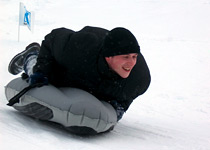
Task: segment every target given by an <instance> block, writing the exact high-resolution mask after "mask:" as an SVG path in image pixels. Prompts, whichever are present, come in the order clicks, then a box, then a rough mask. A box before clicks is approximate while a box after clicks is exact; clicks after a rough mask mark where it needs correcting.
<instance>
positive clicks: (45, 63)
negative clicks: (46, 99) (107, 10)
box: [34, 26, 150, 110]
mask: <svg viewBox="0 0 210 150" xmlns="http://www.w3.org/2000/svg"><path fill="white" fill-rule="evenodd" d="M107 32H108V30H106V29H102V28H98V27H89V26H86V27H84V28H83V29H82V30H80V31H78V32H75V31H72V30H70V29H66V28H59V29H54V30H53V31H52V32H51V33H49V34H48V35H46V37H45V40H43V42H42V45H41V49H40V53H39V56H38V59H37V64H36V65H35V67H34V72H42V73H44V74H45V75H46V76H47V77H48V78H49V82H50V83H51V84H53V85H54V86H56V87H68V86H69V87H76V88H80V89H83V90H85V91H87V92H89V93H91V94H93V95H94V96H96V97H97V98H98V99H99V100H104V101H112V100H116V101H117V102H118V103H119V104H121V105H122V106H123V107H124V109H125V110H127V109H128V107H129V106H130V104H131V103H132V101H133V100H134V99H135V98H136V97H138V96H139V95H141V94H143V93H144V92H145V91H146V90H147V88H148V87H149V84H150V72H149V69H148V67H147V64H146V62H145V59H144V57H143V56H142V54H139V55H138V58H137V63H136V66H135V67H134V68H133V70H132V72H131V73H130V75H129V77H128V78H126V79H123V78H121V77H120V76H119V75H118V74H116V73H114V72H113V71H112V70H110V69H109V66H108V64H107V63H106V61H105V58H104V57H103V56H102V55H101V46H102V43H103V39H104V37H105V36H106V34H107Z"/></svg>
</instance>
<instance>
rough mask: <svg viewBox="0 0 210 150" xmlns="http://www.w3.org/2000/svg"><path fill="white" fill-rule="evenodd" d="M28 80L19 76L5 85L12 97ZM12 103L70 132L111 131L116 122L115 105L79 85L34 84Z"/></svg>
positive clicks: (21, 109)
mask: <svg viewBox="0 0 210 150" xmlns="http://www.w3.org/2000/svg"><path fill="white" fill-rule="evenodd" d="M27 86H28V83H27V82H26V81H25V80H22V79H21V78H16V79H14V80H12V81H11V82H9V83H8V84H7V85H6V87H5V94H6V98H7V100H10V99H11V98H12V97H14V96H15V95H16V94H17V93H19V92H20V91H21V90H22V89H24V88H25V87H27ZM13 107H14V108H15V109H16V110H18V111H20V112H22V113H24V114H26V115H29V116H32V117H34V118H37V119H40V120H48V121H52V122H56V123H59V124H61V125H63V126H64V127H65V128H66V129H68V130H69V131H70V132H73V133H75V134H80V135H93V134H98V133H102V132H107V131H110V130H112V129H113V128H114V126H115V125H116V123H117V115H116V112H115V110H114V108H113V107H112V106H111V105H110V104H109V103H107V102H104V101H100V100H98V99H97V98H96V97H94V96H93V95H91V94H90V93H88V92H86V91H83V90H81V89H77V88H70V87H68V88H66V87H65V88H56V87H54V86H52V85H47V86H42V87H39V88H33V89H31V90H29V91H28V92H27V93H26V94H24V95H23V96H22V97H21V98H20V101H19V102H18V103H15V104H14V105H13Z"/></svg>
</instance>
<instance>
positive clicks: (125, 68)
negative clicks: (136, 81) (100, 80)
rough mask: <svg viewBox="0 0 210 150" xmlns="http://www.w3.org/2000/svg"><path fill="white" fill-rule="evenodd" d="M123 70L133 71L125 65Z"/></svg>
mask: <svg viewBox="0 0 210 150" xmlns="http://www.w3.org/2000/svg"><path fill="white" fill-rule="evenodd" d="M123 70H125V71H126V72H130V71H131V68H128V67H123Z"/></svg>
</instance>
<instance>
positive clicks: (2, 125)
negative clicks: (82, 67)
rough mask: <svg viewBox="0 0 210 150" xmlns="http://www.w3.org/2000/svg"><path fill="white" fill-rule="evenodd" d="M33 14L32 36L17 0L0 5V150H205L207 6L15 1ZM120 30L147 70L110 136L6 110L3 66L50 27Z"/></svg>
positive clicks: (190, 0) (208, 141) (205, 2)
mask: <svg viewBox="0 0 210 150" xmlns="http://www.w3.org/2000/svg"><path fill="white" fill-rule="evenodd" d="M22 2H23V3H24V4H25V5H26V7H27V9H28V10H30V11H31V10H32V11H35V19H36V21H35V31H34V33H33V34H31V33H30V31H29V30H28V29H27V28H26V27H21V30H20V31H21V33H20V42H18V41H17V40H18V12H19V10H18V9H19V1H18V0H0V13H1V15H0V33H1V35H0V50H1V53H2V54H1V55H0V60H1V63H0V73H1V78H0V85H1V88H0V90H1V91H0V97H1V100H0V149H1V150H16V149H22V150H24V149H30V150H37V149H45V148H47V149H51V150H63V149H65V150H67V149H69V150H70V149H71V150H83V149H85V150H98V149H101V150H103V149H106V150H107V149H109V150H115V149H120V150H128V149H130V150H140V149H142V150H210V99H209V98H210V79H209V75H210V67H209V65H210V28H209V27H210V17H209V14H210V0H199V1H198V0H148V1H147V0H130V1H126V0H121V1H119V0H106V1H97V0H71V1H69V0H60V1H57V0H33V1H27V0H22ZM86 25H91V26H99V27H104V28H107V29H112V28H114V27H117V26H122V27H126V28H128V29H130V30H131V31H132V32H133V33H134V35H135V36H136V37H137V39H138V41H139V43H140V46H141V51H142V53H143V55H144V56H145V58H146V60H147V63H148V65H149V68H150V70H151V75H152V82H151V85H150V87H149V89H148V91H147V92H146V93H145V94H144V95H142V96H139V97H138V98H137V99H136V100H135V101H134V103H133V104H132V105H131V107H130V109H129V110H128V111H127V113H126V114H125V115H124V118H123V119H122V120H121V121H120V122H119V123H118V124H117V126H116V127H115V129H114V130H113V131H112V132H110V133H107V134H103V135H97V136H91V137H80V136H76V135H72V134H70V133H69V132H66V130H64V129H62V128H60V127H59V126H57V125H54V124H51V123H47V122H42V121H38V120H35V119H32V118H30V117H27V116H24V115H22V114H21V113H19V112H17V111H16V110H14V109H13V108H11V107H8V106H6V103H7V101H6V98H5V95H4V86H5V85H6V84H7V83H8V82H9V81H10V80H11V79H13V78H15V77H17V76H13V75H11V74H9V73H8V71H7V66H8V63H9V62H10V60H11V58H12V57H13V56H14V55H15V54H17V53H18V52H20V51H21V50H23V49H24V47H25V46H26V45H27V44H29V43H30V42H33V41H37V42H41V41H42V40H43V37H44V36H45V35H46V34H47V33H49V32H50V31H51V30H52V29H53V28H58V27H67V28H71V29H74V30H80V29H81V28H82V27H84V26H86Z"/></svg>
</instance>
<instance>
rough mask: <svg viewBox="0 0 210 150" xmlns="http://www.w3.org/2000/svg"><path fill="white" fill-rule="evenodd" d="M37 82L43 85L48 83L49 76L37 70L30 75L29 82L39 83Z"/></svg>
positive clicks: (31, 83)
mask: <svg viewBox="0 0 210 150" xmlns="http://www.w3.org/2000/svg"><path fill="white" fill-rule="evenodd" d="M37 83H42V84H43V85H47V84H48V78H47V77H46V76H44V74H43V73H41V72H35V73H34V74H32V75H30V77H29V84H30V85H33V84H37Z"/></svg>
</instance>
